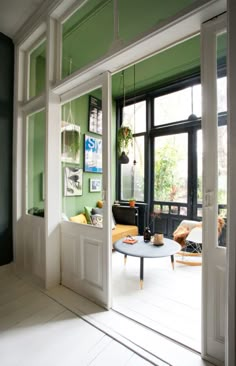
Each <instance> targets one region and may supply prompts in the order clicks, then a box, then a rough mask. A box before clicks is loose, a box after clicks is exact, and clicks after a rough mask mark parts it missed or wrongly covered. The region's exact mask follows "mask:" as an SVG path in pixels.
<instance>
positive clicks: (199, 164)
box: [197, 130, 202, 216]
mask: <svg viewBox="0 0 236 366" xmlns="http://www.w3.org/2000/svg"><path fill="white" fill-rule="evenodd" d="M197 203H198V204H202V130H198V131H197ZM199 212H200V211H199ZM198 216H199V215H198Z"/></svg>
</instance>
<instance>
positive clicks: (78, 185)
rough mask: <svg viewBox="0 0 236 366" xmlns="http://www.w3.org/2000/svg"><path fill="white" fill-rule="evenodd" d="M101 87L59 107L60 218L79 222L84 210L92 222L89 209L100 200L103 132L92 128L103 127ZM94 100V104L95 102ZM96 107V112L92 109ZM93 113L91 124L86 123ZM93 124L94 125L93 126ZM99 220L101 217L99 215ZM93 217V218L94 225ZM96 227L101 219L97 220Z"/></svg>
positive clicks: (88, 219)
mask: <svg viewBox="0 0 236 366" xmlns="http://www.w3.org/2000/svg"><path fill="white" fill-rule="evenodd" d="M101 100H102V89H101V88H98V89H96V90H91V91H90V92H89V93H88V94H84V95H81V96H80V97H78V98H76V99H74V100H72V101H70V102H68V103H66V104H64V105H63V106H62V108H61V116H62V121H61V188H62V192H61V195H62V219H64V220H69V219H70V218H73V219H72V220H73V221H74V222H77V223H82V220H83V219H84V217H83V215H82V216H79V217H78V215H79V214H81V213H84V212H86V213H87V215H88V216H87V215H86V217H87V221H88V223H89V224H92V217H91V216H92V213H91V209H92V208H94V207H96V205H97V202H98V201H100V200H102V135H99V134H98V133H96V134H95V133H93V132H92V131H94V130H96V131H98V130H100V128H97V127H96V126H98V125H99V126H100V127H102V113H100V111H101ZM95 102H97V103H95ZM95 107H96V108H97V112H98V113H95V112H94V109H95ZM91 115H92V123H91V121H90V123H88V121H89V120H90V118H89V117H91ZM95 127H96V128H95ZM100 219H101V217H100ZM95 221H96V217H94V224H95ZM97 224H98V226H101V225H102V221H101V220H100V221H99V222H97Z"/></svg>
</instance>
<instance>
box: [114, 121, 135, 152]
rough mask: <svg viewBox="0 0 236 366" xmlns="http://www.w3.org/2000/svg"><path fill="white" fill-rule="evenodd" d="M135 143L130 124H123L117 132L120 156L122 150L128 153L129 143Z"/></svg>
mask: <svg viewBox="0 0 236 366" xmlns="http://www.w3.org/2000/svg"><path fill="white" fill-rule="evenodd" d="M132 143H133V134H132V131H131V129H130V127H128V126H121V127H120V128H119V130H118V132H117V147H118V154H119V156H120V155H121V154H122V152H126V153H128V147H129V144H131V145H132Z"/></svg>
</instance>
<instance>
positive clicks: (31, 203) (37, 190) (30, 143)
mask: <svg viewBox="0 0 236 366" xmlns="http://www.w3.org/2000/svg"><path fill="white" fill-rule="evenodd" d="M44 146H45V112H44V111H41V112H38V113H35V114H33V115H31V116H30V117H28V121H27V186H26V190H27V195H26V197H27V204H26V207H27V213H29V214H31V215H36V216H44V157H45V153H44Z"/></svg>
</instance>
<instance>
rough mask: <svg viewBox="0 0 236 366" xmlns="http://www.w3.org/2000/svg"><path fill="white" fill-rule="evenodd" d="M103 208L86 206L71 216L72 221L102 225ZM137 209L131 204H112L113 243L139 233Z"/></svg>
mask: <svg viewBox="0 0 236 366" xmlns="http://www.w3.org/2000/svg"><path fill="white" fill-rule="evenodd" d="M102 218H103V216H102V208H98V207H88V206H85V207H84V212H82V213H80V214H78V215H76V216H72V217H70V219H69V220H70V221H72V222H75V223H79V224H90V225H94V226H97V227H102V225H103V220H102ZM138 233H139V230H138V213H137V209H136V208H133V207H129V206H120V205H113V206H112V243H115V242H116V241H117V240H119V239H122V238H125V237H126V236H127V235H132V236H136V235H138Z"/></svg>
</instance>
